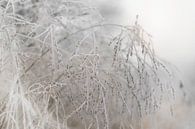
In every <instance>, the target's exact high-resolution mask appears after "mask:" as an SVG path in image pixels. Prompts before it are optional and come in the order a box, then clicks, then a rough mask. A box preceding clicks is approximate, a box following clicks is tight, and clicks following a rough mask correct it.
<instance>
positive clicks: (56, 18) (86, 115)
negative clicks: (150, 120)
mask: <svg viewBox="0 0 195 129" xmlns="http://www.w3.org/2000/svg"><path fill="white" fill-rule="evenodd" d="M137 19H138V16H137ZM0 45H1V47H0V61H1V62H0V103H1V104H0V129H104V128H105V129H139V128H140V129H141V128H143V121H142V120H143V118H146V116H147V115H150V114H152V113H154V112H156V111H157V110H159V109H160V107H161V103H163V102H164V101H168V100H171V99H172V98H174V89H173V88H172V82H171V81H172V78H173V76H172V72H170V70H169V69H168V68H167V66H166V65H165V64H164V63H163V61H162V60H160V59H159V58H157V56H156V55H155V52H154V49H153V47H152V39H151V35H150V34H148V33H147V32H145V30H144V29H143V28H142V27H141V26H140V25H139V22H138V20H136V21H135V23H134V24H132V25H128V26H124V25H118V24H110V23H107V22H106V21H104V18H103V17H102V16H101V14H100V13H99V11H98V10H97V9H96V8H95V7H93V6H92V5H91V4H90V2H89V1H83V0H55V1H54V0H1V1H0ZM167 112H172V108H171V106H170V107H169V110H168V111H167ZM170 114H171V113H170Z"/></svg>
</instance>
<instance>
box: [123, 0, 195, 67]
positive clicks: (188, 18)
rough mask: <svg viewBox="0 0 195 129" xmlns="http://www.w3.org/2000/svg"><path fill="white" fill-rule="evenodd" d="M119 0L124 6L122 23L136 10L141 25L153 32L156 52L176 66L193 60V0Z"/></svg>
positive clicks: (194, 20)
mask: <svg viewBox="0 0 195 129" xmlns="http://www.w3.org/2000/svg"><path fill="white" fill-rule="evenodd" d="M120 2H122V3H123V7H124V10H125V15H124V18H123V19H124V23H125V24H128V22H126V21H128V20H129V21H131V22H132V21H133V19H134V17H135V15H136V14H139V15H140V22H141V24H142V26H143V27H144V28H145V29H146V30H147V31H148V32H149V33H151V34H152V35H153V41H154V45H155V47H156V51H157V54H158V55H160V56H161V57H163V58H165V59H166V60H168V61H170V62H172V63H174V64H176V65H178V66H179V65H180V64H178V63H184V64H185V62H186V63H190V62H192V61H193V62H194V63H195V0H120ZM194 65H195V64H194ZM179 67H180V66H179Z"/></svg>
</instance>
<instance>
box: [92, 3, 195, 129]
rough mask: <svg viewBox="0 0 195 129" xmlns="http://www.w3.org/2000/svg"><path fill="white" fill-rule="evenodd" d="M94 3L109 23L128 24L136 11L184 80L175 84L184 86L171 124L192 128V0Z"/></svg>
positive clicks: (181, 128)
mask: <svg viewBox="0 0 195 129" xmlns="http://www.w3.org/2000/svg"><path fill="white" fill-rule="evenodd" d="M94 4H96V5H98V8H99V9H100V11H101V14H102V15H103V17H104V18H105V20H107V21H108V22H111V23H116V24H123V25H131V24H133V23H134V22H135V17H136V15H139V24H141V26H142V27H143V28H144V29H145V30H146V31H147V32H148V33H150V34H151V35H152V37H153V45H154V48H155V51H156V54H157V55H158V56H159V57H160V58H161V59H163V60H165V61H167V62H169V63H170V64H171V65H172V66H173V67H174V70H175V71H176V72H175V74H176V76H177V78H178V79H179V80H181V81H182V83H183V84H182V85H175V86H174V87H175V88H176V89H177V88H178V87H180V88H181V89H182V90H183V92H184V97H185V99H182V100H180V101H181V105H182V106H181V105H179V106H178V105H177V106H176V109H175V110H176V112H177V110H179V114H178V116H177V118H176V119H174V120H175V121H174V122H175V125H174V127H172V128H177V129H192V128H195V125H194V124H193V123H194V121H195V117H194V115H195V108H194V107H195V106H194V105H195V87H194V86H195V67H194V66H195V36H194V34H195V25H194V23H195V8H194V5H195V1H194V0H120V1H116V0H96V1H95V2H94ZM184 105H185V106H184ZM164 114H166V113H165V112H163V115H164ZM165 116H166V115H165ZM163 118H164V119H165V121H166V120H167V121H170V119H167V117H163ZM171 119H172V118H171ZM174 122H173V123H174ZM166 124H167V122H166ZM176 124H177V126H176ZM170 128H171V127H170ZM172 128H171V129H172Z"/></svg>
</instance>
